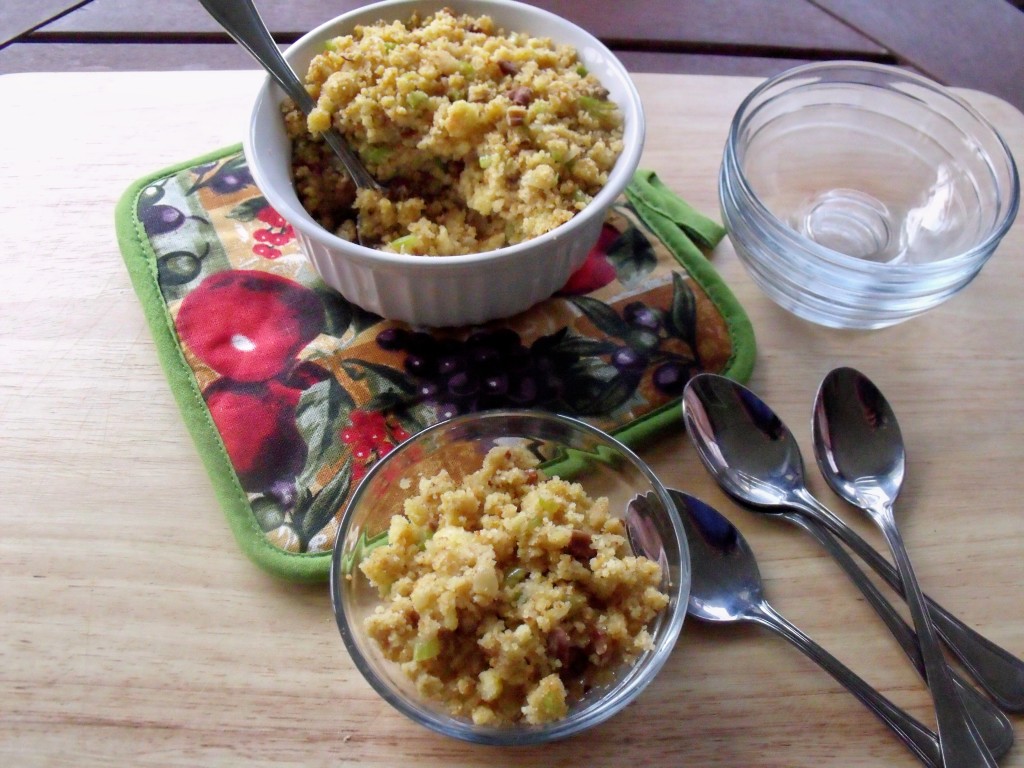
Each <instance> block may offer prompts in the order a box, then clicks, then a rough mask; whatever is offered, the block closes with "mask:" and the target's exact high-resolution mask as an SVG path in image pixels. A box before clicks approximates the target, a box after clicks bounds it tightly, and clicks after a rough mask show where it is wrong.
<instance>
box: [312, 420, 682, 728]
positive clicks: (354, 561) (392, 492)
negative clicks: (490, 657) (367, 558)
mask: <svg viewBox="0 0 1024 768" xmlns="http://www.w3.org/2000/svg"><path fill="white" fill-rule="evenodd" d="M517 443H518V444H523V445H526V446H528V447H529V448H530V450H532V451H535V452H536V453H537V454H538V455H539V456H540V457H541V458H542V460H543V463H542V468H544V469H545V472H546V473H547V474H548V475H549V476H553V475H558V476H560V477H562V478H563V479H566V480H570V479H571V480H572V481H574V482H579V483H580V484H582V485H583V487H584V489H585V490H586V492H587V493H588V495H590V496H591V497H598V496H607V497H608V499H609V502H610V509H611V510H612V511H613V512H615V513H617V514H619V515H620V516H621V517H624V518H625V519H626V521H627V528H628V529H629V531H630V540H631V542H633V543H634V551H635V550H636V549H641V550H642V553H643V554H646V555H647V556H648V557H651V558H652V559H656V560H657V561H659V562H660V563H661V565H662V584H661V590H662V591H663V592H665V593H666V594H667V595H668V596H669V604H668V606H667V607H666V608H665V610H663V611H662V612H661V613H660V614H659V615H658V616H657V617H656V618H655V619H654V621H653V622H652V623H651V624H650V625H648V631H649V632H650V633H651V636H652V638H653V647H652V648H651V650H649V651H646V652H645V653H643V654H642V655H641V656H640V657H638V658H637V659H636V660H635V661H634V662H633V663H631V664H624V665H623V667H622V668H621V669H620V670H618V671H617V672H616V674H615V675H614V677H613V679H612V680H611V681H610V682H608V683H607V684H604V685H602V686H599V687H595V688H593V689H591V690H590V691H589V692H588V693H586V694H585V695H584V696H583V698H582V699H581V700H579V701H577V702H575V703H573V704H572V705H571V706H570V708H569V713H568V715H567V716H566V717H565V718H564V719H561V720H558V721H555V722H552V723H548V724H544V725H529V724H526V723H523V724H513V725H507V726H480V725H476V724H474V723H473V722H472V721H471V720H468V719H461V718H457V717H455V716H453V715H452V714H450V713H449V712H448V711H447V710H446V709H445V708H444V706H443V704H440V703H438V702H434V701H430V700H427V699H425V698H423V697H421V696H420V695H419V693H418V692H417V691H416V688H415V686H414V684H413V683H412V682H411V681H410V680H409V679H408V678H407V677H406V676H405V675H404V674H403V673H402V671H401V669H400V668H399V665H398V664H396V663H393V662H390V661H388V660H387V659H385V658H384V656H383V654H382V653H381V651H380V648H379V647H378V645H377V644H376V642H374V641H373V640H372V639H371V638H370V637H369V636H368V635H367V634H366V632H365V631H364V629H363V622H364V619H365V618H366V617H367V616H368V615H370V613H372V612H373V610H374V608H375V607H376V606H377V605H379V604H380V598H379V596H378V594H377V590H376V588H375V587H373V586H372V585H371V584H370V583H369V580H368V579H367V578H366V577H365V576H364V575H363V573H362V571H361V570H360V569H359V568H358V567H357V565H358V562H359V560H360V558H361V557H362V556H363V553H364V552H365V551H366V550H367V544H368V542H371V541H372V540H373V539H374V537H375V536H380V535H382V534H385V533H386V532H387V530H388V525H389V523H390V520H391V516H392V515H394V514H396V513H400V512H401V509H402V502H403V501H404V499H405V498H406V497H408V496H410V495H413V494H414V493H415V492H416V489H417V483H418V480H419V478H420V477H421V476H428V477H429V476H433V475H434V474H436V473H437V472H438V470H439V469H441V468H442V467H443V468H445V469H447V470H448V472H449V473H450V474H451V475H452V477H453V479H454V480H455V481H456V482H458V481H459V480H460V479H461V477H462V476H464V475H465V474H468V473H469V472H472V471H475V470H476V469H478V468H479V467H480V464H481V463H482V462H483V458H484V455H485V454H486V453H487V452H488V451H489V450H490V449H491V448H492V447H494V446H497V445H511V444H517ZM406 478H407V479H409V480H410V481H411V483H403V482H402V481H403V479H406ZM403 485H406V486H409V487H408V488H406V489H403V487H402V486H403ZM638 494H639V495H641V496H646V500H647V504H646V505H644V506H641V507H634V509H635V510H637V511H639V514H636V515H633V514H631V515H629V516H627V515H626V510H627V505H628V504H629V502H630V500H631V499H633V498H634V497H636V496H637V495H638ZM669 510H671V511H669ZM689 592H690V555H689V550H688V548H687V546H686V539H685V534H684V531H683V528H682V522H681V521H680V519H679V515H678V513H677V512H676V511H675V506H674V505H673V503H672V500H671V497H670V496H669V495H668V492H667V491H666V489H665V488H664V486H663V485H662V484H661V483H660V482H659V481H658V479H657V478H656V477H655V476H654V474H653V473H652V472H651V470H650V469H649V468H648V467H647V465H646V464H645V463H644V462H643V461H642V460H641V459H640V458H639V457H637V456H636V454H634V453H633V452H632V451H631V450H630V449H629V448H627V447H626V446H624V445H623V444H622V443H620V442H619V441H617V440H615V439H614V438H612V437H610V436H609V435H607V434H605V433H604V432H601V431H600V430H598V429H595V428H594V427H591V426H589V425H587V424H585V423H584V422H581V421H577V420H575V419H571V418H568V417H564V416H558V415H555V414H550V413H543V412H535V411H490V412H485V413H477V414H468V415H466V416H460V417H457V418H455V419H451V420H449V421H445V422H442V423H440V424H437V425H435V426H433V427H430V428H429V429H426V430H424V431H422V432H420V433H418V434H416V435H414V436H413V437H411V438H410V439H408V440H406V441H405V442H404V443H402V444H401V445H399V446H398V447H397V448H395V449H394V450H393V451H392V452H391V453H389V454H388V455H387V456H386V457H385V458H384V459H382V460H381V461H379V462H378V463H377V464H376V465H375V466H374V467H373V469H372V470H371V471H370V473H369V474H367V475H366V477H365V478H364V479H363V481H362V482H361V483H360V485H359V487H358V488H357V489H356V492H355V494H354V495H353V497H352V499H351V501H350V502H349V505H348V507H347V509H346V510H345V513H344V516H343V519H342V523H341V528H340V530H339V533H338V538H337V541H336V543H335V547H334V554H333V561H332V567H331V598H332V602H333V605H334V614H335V618H336V620H337V623H338V629H339V630H340V631H341V636H342V638H343V640H344V643H345V646H346V648H347V650H348V652H349V655H350V656H351V657H352V660H353V662H354V664H355V666H356V668H357V669H358V670H359V671H360V672H361V673H362V675H363V676H364V677H365V678H366V680H367V681H368V682H369V683H370V685H371V686H372V687H373V688H374V689H375V690H376V691H377V693H379V694H380V695H381V696H382V697H383V698H384V699H385V700H386V701H387V702H388V703H390V704H391V705H392V706H393V707H395V708H396V709H397V710H398V711H400V712H401V713H403V714H404V715H406V716H407V717H409V718H410V719H412V720H413V721H415V722H417V723H419V724H421V725H424V726H426V727H428V728H431V729H433V730H434V731H437V732H438V733H442V734H445V735H447V736H452V737H455V738H458V739H462V740H464V741H470V742H477V743H482V744H497V745H522V744H540V743H544V742H549V741H553V740H556V739H561V738H565V737H568V736H572V735H574V734H577V733H579V732H581V731H583V730H586V729H588V728H591V727H593V726H595V725H597V724H599V723H602V722H604V721H605V720H607V719H608V718H610V717H611V716H612V715H614V714H616V713H617V712H619V711H620V710H622V708H623V707H625V706H626V705H627V704H629V703H630V702H631V701H633V700H634V699H635V698H636V697H637V696H638V695H639V694H640V692H641V691H642V690H643V689H644V688H645V687H646V686H647V685H648V683H650V682H651V680H653V679H654V677H655V675H656V674H657V673H658V671H659V670H660V669H661V667H662V666H663V665H664V663H665V661H666V660H667V659H668V657H669V655H670V654H671V652H672V649H673V647H674V646H675V643H676V639H677V638H678V636H679V631H680V629H681V628H682V624H683V618H684V616H685V615H686V602H687V599H688V598H689Z"/></svg>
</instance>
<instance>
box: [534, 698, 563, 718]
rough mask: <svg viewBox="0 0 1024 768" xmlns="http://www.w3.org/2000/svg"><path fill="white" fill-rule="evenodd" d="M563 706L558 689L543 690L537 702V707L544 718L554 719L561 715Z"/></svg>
mask: <svg viewBox="0 0 1024 768" xmlns="http://www.w3.org/2000/svg"><path fill="white" fill-rule="evenodd" d="M564 706H565V705H564V703H563V701H562V697H561V696H560V695H559V693H558V691H545V692H544V695H543V696H541V697H540V701H539V702H537V709H538V710H539V711H540V713H541V714H542V715H543V716H544V719H545V720H556V719H558V718H559V717H561V716H562V710H563V708H564Z"/></svg>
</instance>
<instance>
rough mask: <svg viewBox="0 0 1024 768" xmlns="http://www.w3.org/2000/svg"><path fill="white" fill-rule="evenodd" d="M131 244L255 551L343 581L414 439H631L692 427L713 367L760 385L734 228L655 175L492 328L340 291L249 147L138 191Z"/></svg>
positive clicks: (195, 431) (121, 210) (145, 300)
mask: <svg viewBox="0 0 1024 768" xmlns="http://www.w3.org/2000/svg"><path fill="white" fill-rule="evenodd" d="M116 220H117V229H118V238H119V242H120V245H121V249H122V252H123V255H124V259H125V263H126V264H127V266H128V271H129V273H130V274H131V278H132V282H133V284H134V286H135V290H136V292H137V294H138V296H139V299H140V301H141V303H142V305H143V308H144V310H145V312H146V317H147V320H148V322H149V325H150V328H151V330H152V332H153V337H154V339H155V341H156V345H157V348H158V351H159V354H160V358H161V362H162V364H163V366H164V370H165V372H166V374H167V378H168V381H169V383H170V385H171V389H172V390H173V392H174V394H175V396H176V398H177V401H178V404H179V406H180V408H181V411H182V415H183V417H184V419H185V422H186V424H187V425H188V427H189V429H190V432H191V434H192V436H193V439H194V440H195V443H196V446H197V448H198V450H199V453H200V455H201V456H202V459H203V461H204V463H205V466H206V469H207V471H208V473H209V475H210V477H211V479H212V481H213V484H214V487H215V489H216V492H217V496H218V499H219V501H220V503H221V505H222V506H223V509H224V512H225V514H226V516H227V519H228V520H229V522H230V524H231V528H232V530H233V532H234V535H235V538H236V539H237V541H238V543H239V545H240V547H241V548H242V550H243V551H245V552H246V554H248V555H249V557H251V558H252V559H253V560H254V561H255V562H256V563H257V564H259V565H260V566H262V567H264V568H266V569H267V570H269V571H271V572H273V573H275V574H277V575H279V576H282V577H284V578H288V579H294V580H303V581H317V580H324V579H326V578H327V577H328V574H329V570H330V559H331V557H330V555H331V549H332V547H333V544H334V540H335V536H336V533H337V530H338V524H339V521H340V517H341V514H342V512H343V510H344V508H345V502H346V499H347V498H348V497H349V495H350V493H351V492H352V491H353V489H354V488H355V486H356V484H357V483H358V482H359V480H360V478H361V477H362V476H363V475H365V474H366V472H367V470H368V469H369V467H370V466H372V464H373V463H374V462H375V461H377V460H378V459H379V458H380V457H381V456H383V455H385V454H386V453H388V452H389V451H390V450H391V449H392V448H393V447H394V446H395V445H396V444H397V443H399V442H401V441H402V440H404V439H405V438H406V437H408V436H409V435H412V434H414V433H416V432H418V431H419V430H422V429H424V428H425V427H427V426H430V425H432V424H434V423H436V422H438V421H440V420H442V419H445V418H448V417H451V416H454V415H456V414H462V413H467V412H472V411H478V410H483V409H489V408H542V409H547V410H552V411H557V412H560V413H564V414H568V415H572V416H576V417H579V418H583V419H585V420H586V421H589V422H590V423H592V424H594V425H596V426H598V427H601V428H603V429H605V430H608V431H610V432H612V433H614V434H615V435H616V436H618V437H619V438H620V439H621V440H623V441H624V442H626V443H628V444H636V443H637V442H639V441H640V440H642V439H645V438H648V437H651V436H654V435H656V434H658V433H659V432H660V431H661V430H662V429H664V428H667V427H669V426H670V425H672V424H675V423H677V422H678V421H679V419H678V415H677V413H676V411H675V409H674V406H676V405H677V404H678V401H679V397H680V394H681V392H682V389H683V386H684V385H685V384H686V382H687V381H688V380H689V378H690V376H692V375H693V374H694V373H695V372H698V371H713V372H717V373H723V374H726V375H729V376H732V377H733V378H736V379H739V380H745V379H746V378H747V377H748V376H749V373H750V370H751V368H752V366H753V360H754V337H753V332H752V330H751V327H750V323H749V321H748V319H747V317H746V314H745V313H744V311H743V309H742V308H741V307H740V306H739V304H738V303H737V302H736V300H735V299H734V297H733V296H732V294H731V292H730V291H729V290H728V288H727V287H726V286H725V284H724V283H723V282H722V281H721V279H720V278H719V277H718V275H717V273H716V272H715V271H714V269H713V268H712V267H711V265H710V263H709V262H708V261H707V260H706V259H705V257H704V255H703V254H702V252H701V248H704V249H711V248H713V247H714V246H715V245H716V244H717V243H718V241H719V240H721V238H722V237H723V235H724V231H723V230H722V229H721V227H720V226H719V225H718V224H716V223H714V222H712V221H711V220H709V219H707V218H705V217H704V216H702V215H700V214H698V213H697V212H696V211H694V210H693V209H692V208H690V207H689V206H688V205H687V204H686V203H684V202H683V201H682V200H681V199H679V198H678V197H676V196H675V195H674V194H673V193H672V192H670V191H669V190H668V189H666V188H665V187H664V186H663V185H662V184H661V182H660V181H659V180H658V178H657V177H656V176H655V175H654V174H653V173H651V172H645V171H641V172H638V173H637V174H636V176H635V178H634V180H633V182H632V184H631V185H630V186H629V188H628V189H627V190H626V193H625V195H624V196H623V197H622V198H620V199H619V201H618V202H617V203H616V205H615V206H614V208H613V210H612V211H611V212H610V213H609V214H608V217H607V220H606V222H605V225H604V229H603V231H602V234H601V238H600V241H599V243H598V244H597V246H596V247H595V248H594V249H593V251H592V252H591V253H590V255H589V257H588V258H587V261H586V263H585V264H584V265H583V266H582V267H581V268H580V269H579V271H577V272H576V273H575V274H574V275H572V277H571V278H570V279H569V281H568V282H567V284H566V285H565V287H564V288H563V289H562V290H561V291H560V292H559V293H558V294H556V295H555V296H554V297H552V298H551V299H548V300H547V301H544V302H541V303H540V304H538V305H537V306H535V307H533V308H532V309H530V310H527V311H526V312H523V313H522V314H520V315H518V316H516V317H513V318H510V319H508V320H504V321H500V322H491V323H487V324H485V325H481V326H478V327H472V328H462V329H446V330H443V331H428V330H426V329H421V328H413V327H410V326H408V325H405V324H402V323H396V322H391V321H387V320H383V319H381V318H380V317H378V316H376V315H372V314H369V313H367V312H365V311H364V310H362V309H360V308H359V307H357V306H355V305H353V304H350V303H349V302H348V301H346V300H345V299H343V298H342V297H341V296H340V295H339V294H337V293H335V292H334V291H332V290H331V289H329V288H328V287H327V286H326V285H325V284H324V283H323V282H322V281H321V280H320V278H319V276H318V275H317V274H316V272H315V271H314V270H313V267H312V266H311V264H310V263H309V262H308V261H307V259H306V258H305V257H304V256H303V254H302V253H301V251H300V249H299V247H298V245H297V243H296V240H295V236H294V233H293V232H292V229H291V227H290V226H289V225H288V224H287V223H286V222H285V221H284V219H282V218H281V216H280V215H279V214H278V213H277V212H276V211H275V210H273V208H271V207H270V206H269V205H268V203H267V201H266V200H265V199H264V197H263V196H262V195H261V193H260V191H259V190H258V189H257V188H256V187H255V186H254V184H253V181H252V176H251V175H250V174H249V171H248V169H247V167H246V165H245V159H244V157H243V155H242V154H241V151H240V149H239V147H237V146H236V147H230V148H227V149H225V150H222V151H219V152H217V153H214V154H211V155H209V156H207V157H203V158H199V159H197V160H194V161H190V162H187V163H183V164H181V165H179V166H176V167H174V168H170V169H167V170H165V171H161V172H159V173H156V174H153V175H152V176H150V177H148V178H145V179H142V180H140V181H139V182H137V183H136V184H134V185H133V186H132V187H131V188H130V189H129V190H128V191H127V192H126V193H125V195H124V196H123V198H122V199H121V202H120V203H119V205H118V209H117V216H116Z"/></svg>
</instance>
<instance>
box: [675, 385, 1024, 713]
mask: <svg viewBox="0 0 1024 768" xmlns="http://www.w3.org/2000/svg"><path fill="white" fill-rule="evenodd" d="M683 418H684V420H685V422H686V427H687V431H688V432H689V435H690V439H691V440H692V441H693V443H694V446H695V447H696V449H697V454H698V455H699V456H700V458H701V460H702V461H703V463H704V466H705V467H707V469H708V471H709V472H710V473H711V475H712V476H713V477H714V478H715V480H717V481H718V483H719V485H721V486H722V488H723V489H724V490H725V491H726V492H727V493H729V494H730V495H731V496H733V497H734V498H736V499H739V500H740V501H742V502H744V503H746V504H749V505H751V506H752V507H753V508H754V509H755V511H763V512H765V513H768V514H775V515H779V516H781V517H784V518H786V519H793V518H794V517H800V518H801V519H802V520H804V521H806V522H808V523H811V524H812V525H815V526H816V527H818V528H819V529H820V528H824V529H827V530H828V532H829V533H831V534H832V535H834V536H836V537H837V538H838V539H839V540H840V541H842V542H843V543H844V544H845V545H846V546H848V547H849V548H850V549H852V550H853V551H854V553H855V554H856V555H857V556H858V557H859V558H860V559H861V560H863V561H864V562H865V563H867V564H868V565H869V566H870V567H871V568H872V569H873V570H874V571H875V572H877V573H878V574H879V575H880V576H881V577H882V578H883V579H885V581H886V582H887V583H888V584H889V586H891V587H892V588H893V589H895V590H897V591H898V592H901V593H902V591H903V586H902V583H901V581H900V578H899V574H898V573H897V571H896V569H895V568H893V567H892V565H890V564H889V562H888V561H887V560H886V559H885V558H884V557H882V556H881V555H880V554H879V553H878V552H876V551H875V549H874V548H873V547H872V546H871V545H870V544H868V543H867V542H866V541H865V540H864V539H863V538H861V537H860V536H859V535H858V534H857V533H856V532H855V531H854V530H852V529H851V528H850V527H849V526H847V525H846V524H845V523H844V522H843V521H842V520H841V519H840V518H838V517H836V515H834V514H833V513H832V512H831V511H830V510H829V509H828V508H827V507H825V506H824V505H823V504H822V503H821V502H819V501H818V500H817V499H816V498H815V497H814V496H813V495H812V494H811V492H810V491H809V490H808V489H807V485H806V483H805V480H804V465H803V459H802V458H801V456H800V448H799V447H798V445H797V442H796V439H795V438H794V437H793V434H792V433H791V432H790V431H789V429H787V428H786V425H785V424H783V423H782V421H781V420H780V419H779V417H778V416H776V415H775V413H774V412H773V411H772V410H771V408H769V407H768V406H767V405H766V404H765V403H764V402H763V401H762V400H761V399H760V398H758V397H757V395H755V394H754V393H753V392H751V391H750V390H749V389H747V388H746V387H744V386H742V385H741V384H738V383H736V382H734V381H732V380H731V379H727V378H725V377H724V376H717V375H715V374H706V373H703V374H699V375H697V376H695V377H694V378H693V379H691V381H690V383H689V384H688V385H687V387H686V390H685V391H684V392H683ZM851 576H852V577H853V578H854V580H856V576H853V575H851ZM925 601H926V603H927V605H928V609H929V612H930V614H931V618H932V621H933V622H934V626H935V629H936V631H937V632H938V633H939V635H940V637H942V639H943V640H944V641H945V643H946V645H947V646H948V647H949V648H950V650H952V651H953V653H954V654H955V655H956V656H957V658H958V659H960V661H961V662H962V663H963V664H964V667H965V668H966V669H967V670H968V671H969V672H970V673H971V675H972V676H973V677H974V678H975V680H977V681H978V683H980V684H981V686H982V687H983V688H984V689H985V690H986V691H987V692H988V693H989V694H990V695H991V696H992V698H993V699H994V700H995V701H996V703H998V704H999V706H1000V707H1002V708H1003V709H1005V710H1007V711H1010V712H1021V711H1024V661H1021V660H1020V659H1019V658H1017V657H1016V656H1014V655H1013V654H1011V653H1009V652H1008V651H1006V650H1005V649H1004V648H1001V647H1000V646H998V645H996V644H995V643H993V642H992V641H990V640H988V639H987V638H985V637H983V636H982V635H980V634H978V633H977V632H975V631H974V630H973V629H971V628H970V627H968V626H967V625H966V624H964V623H963V622H962V621H960V619H958V618H957V617H956V616H954V615H953V614H951V613H949V612H948V611H947V610H946V609H945V608H943V607H942V606H940V605H939V604H938V603H936V602H934V601H932V600H930V599H929V598H927V597H926V598H925Z"/></svg>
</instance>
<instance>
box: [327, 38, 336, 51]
mask: <svg viewBox="0 0 1024 768" xmlns="http://www.w3.org/2000/svg"><path fill="white" fill-rule="evenodd" d="M324 50H325V51H336V50H338V44H337V42H335V41H334V40H328V41H327V42H326V43H324Z"/></svg>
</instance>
